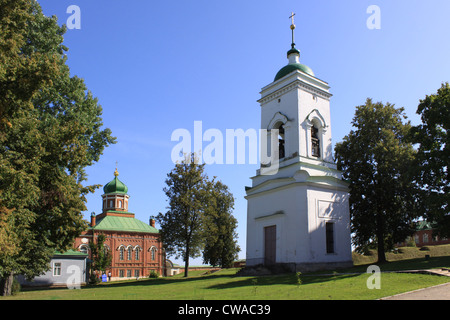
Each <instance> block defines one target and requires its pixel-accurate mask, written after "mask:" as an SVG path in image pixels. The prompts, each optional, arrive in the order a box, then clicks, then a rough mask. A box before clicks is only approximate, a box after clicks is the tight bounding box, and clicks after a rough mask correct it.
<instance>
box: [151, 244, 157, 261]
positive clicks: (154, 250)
mask: <svg viewBox="0 0 450 320" xmlns="http://www.w3.org/2000/svg"><path fill="white" fill-rule="evenodd" d="M149 251H150V258H151V260H156V247H155V246H152V247H151V248H150V250H149Z"/></svg>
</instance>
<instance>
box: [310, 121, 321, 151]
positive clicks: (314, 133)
mask: <svg viewBox="0 0 450 320" xmlns="http://www.w3.org/2000/svg"><path fill="white" fill-rule="evenodd" d="M311 150H312V156H313V157H316V158H320V135H319V128H317V125H316V124H314V123H313V125H312V126H311Z"/></svg>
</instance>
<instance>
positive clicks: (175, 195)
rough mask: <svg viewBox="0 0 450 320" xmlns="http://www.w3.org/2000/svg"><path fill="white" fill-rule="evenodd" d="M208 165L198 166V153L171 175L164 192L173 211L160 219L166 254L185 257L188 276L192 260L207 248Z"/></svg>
mask: <svg viewBox="0 0 450 320" xmlns="http://www.w3.org/2000/svg"><path fill="white" fill-rule="evenodd" d="M204 166H205V164H198V163H197V159H196V157H195V155H194V154H192V155H189V156H186V158H185V159H184V160H183V161H182V162H181V163H177V164H176V165H175V168H174V169H173V170H172V171H171V172H170V173H169V174H167V179H166V184H167V187H165V188H164V189H163V190H164V192H165V194H166V196H167V197H168V200H169V207H168V209H169V210H168V211H167V212H166V213H165V214H162V213H159V214H158V216H157V217H156V220H157V221H158V223H159V224H160V225H161V228H160V232H161V237H162V241H163V243H164V246H165V250H166V253H167V254H168V255H169V256H171V255H174V256H175V258H180V257H182V258H183V261H184V263H185V272H184V276H185V277H187V276H188V268H189V257H191V258H196V257H198V256H199V255H200V250H201V249H202V247H203V234H204V233H203V225H202V223H203V215H204V212H205V210H206V203H207V197H208V194H207V181H208V177H207V176H206V174H205V173H204Z"/></svg>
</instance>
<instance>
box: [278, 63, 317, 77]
mask: <svg viewBox="0 0 450 320" xmlns="http://www.w3.org/2000/svg"><path fill="white" fill-rule="evenodd" d="M294 70H299V71H301V72H303V73H306V74H309V75H310V76H313V77H314V72H313V71H312V70H311V68H310V67H308V66H305V65H304V64H301V63H292V64H288V65H287V66H285V67H283V68H281V70H280V71H278V73H277V75H276V76H275V80H273V81H277V80H279V79H281V78H283V77H284V76H287V75H288V74H289V73H291V72H293V71H294Z"/></svg>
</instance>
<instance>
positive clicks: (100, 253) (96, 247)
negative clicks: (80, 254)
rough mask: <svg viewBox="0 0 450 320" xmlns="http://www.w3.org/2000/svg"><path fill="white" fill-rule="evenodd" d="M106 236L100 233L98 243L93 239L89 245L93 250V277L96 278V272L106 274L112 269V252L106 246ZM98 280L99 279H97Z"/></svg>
mask: <svg viewBox="0 0 450 320" xmlns="http://www.w3.org/2000/svg"><path fill="white" fill-rule="evenodd" d="M105 240H106V236H105V235H104V234H103V233H100V234H99V235H98V236H97V241H95V239H92V241H91V242H90V243H89V248H90V250H91V258H92V263H91V270H90V271H91V272H92V273H91V276H94V277H96V275H95V273H94V271H100V272H106V269H108V268H109V267H111V262H112V255H111V252H110V251H109V250H108V249H107V248H106V247H105V246H104V243H105ZM95 279H96V280H97V277H96V278H95Z"/></svg>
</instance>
